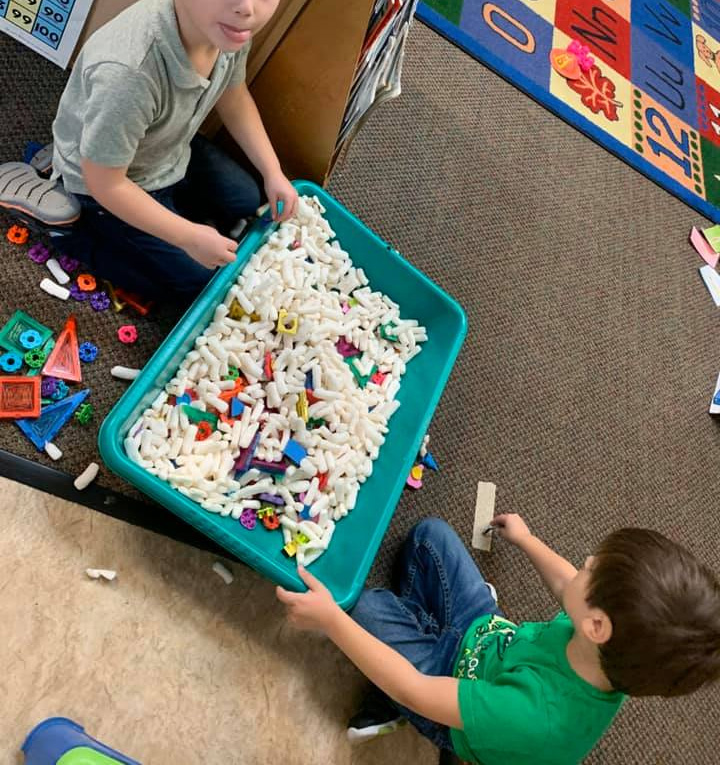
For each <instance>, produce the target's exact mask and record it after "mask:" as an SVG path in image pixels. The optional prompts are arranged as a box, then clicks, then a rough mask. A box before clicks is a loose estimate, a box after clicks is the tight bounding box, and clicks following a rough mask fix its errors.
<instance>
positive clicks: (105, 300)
mask: <svg viewBox="0 0 720 765" xmlns="http://www.w3.org/2000/svg"><path fill="white" fill-rule="evenodd" d="M90 305H91V306H92V307H93V309H94V310H96V311H107V309H108V308H110V298H109V297H108V294H107V292H103V291H100V292H93V294H92V296H91V297H90Z"/></svg>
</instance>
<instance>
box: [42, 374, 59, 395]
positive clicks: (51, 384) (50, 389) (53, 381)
mask: <svg viewBox="0 0 720 765" xmlns="http://www.w3.org/2000/svg"><path fill="white" fill-rule="evenodd" d="M58 382H59V380H58V379H57V377H43V380H42V382H41V383H40V394H41V395H42V397H43V398H51V397H52V395H53V393H55V391H56V390H57V386H58Z"/></svg>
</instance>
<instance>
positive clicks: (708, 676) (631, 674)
mask: <svg viewBox="0 0 720 765" xmlns="http://www.w3.org/2000/svg"><path fill="white" fill-rule="evenodd" d="M587 602H588V605H590V606H591V607H595V608H600V609H602V610H603V611H604V612H605V613H606V614H607V615H608V617H609V618H610V621H611V622H612V628H613V630H612V637H611V638H610V640H608V641H607V643H604V644H603V645H601V646H600V662H601V665H602V669H603V672H604V673H605V675H606V676H607V678H608V680H610V682H611V683H612V685H613V687H614V688H616V689H617V690H619V691H623V692H624V693H628V694H630V695H631V696H681V695H683V694H685V693H691V692H692V691H695V690H697V689H698V688H699V687H700V686H701V685H703V684H705V683H707V682H710V681H713V680H716V679H718V678H720V584H719V583H718V580H717V578H716V577H715V576H714V575H713V573H712V572H711V571H710V569H708V568H707V567H706V566H703V565H702V564H701V563H699V562H698V561H697V560H696V559H695V557H694V556H693V555H691V554H690V553H689V552H688V551H687V550H685V549H684V548H683V547H681V546H680V545H678V544H676V543H675V542H671V541H670V540H669V539H666V538H665V537H664V536H663V535H662V534H658V533H657V532H655V531H650V530H648V529H620V530H619V531H615V532H614V533H612V534H610V536H608V537H607V538H606V539H605V540H604V541H603V542H602V543H601V544H600V547H599V549H598V550H597V553H596V556H595V562H594V564H593V567H592V570H591V572H590V579H589V583H588V591H587Z"/></svg>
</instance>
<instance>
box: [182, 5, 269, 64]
mask: <svg viewBox="0 0 720 765" xmlns="http://www.w3.org/2000/svg"><path fill="white" fill-rule="evenodd" d="M279 3H280V0H184V2H183V4H184V6H185V9H186V10H187V13H188V15H189V16H190V18H191V19H192V22H193V24H195V26H196V27H197V28H198V30H200V31H201V32H202V33H203V34H204V35H205V37H207V39H208V41H209V42H211V43H212V44H213V45H214V46H215V47H216V48H220V50H222V51H226V52H228V53H232V52H234V51H236V50H239V49H240V48H242V46H243V45H245V44H246V43H247V42H248V41H249V40H250V39H251V38H252V36H253V35H254V34H255V33H256V32H258V31H260V29H262V28H263V27H264V26H265V24H267V22H268V21H269V20H270V17H271V16H272V15H273V13H275V10H276V9H277V7H278V4H279Z"/></svg>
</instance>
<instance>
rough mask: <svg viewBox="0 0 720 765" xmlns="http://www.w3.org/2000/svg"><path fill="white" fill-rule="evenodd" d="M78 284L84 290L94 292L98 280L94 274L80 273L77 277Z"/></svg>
mask: <svg viewBox="0 0 720 765" xmlns="http://www.w3.org/2000/svg"><path fill="white" fill-rule="evenodd" d="M77 286H78V287H80V289H81V290H82V291H83V292H92V291H93V290H94V289H95V288H96V287H97V282H96V281H95V277H94V276H93V275H92V274H79V275H78V278H77Z"/></svg>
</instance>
